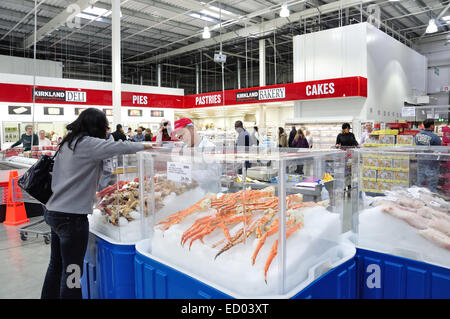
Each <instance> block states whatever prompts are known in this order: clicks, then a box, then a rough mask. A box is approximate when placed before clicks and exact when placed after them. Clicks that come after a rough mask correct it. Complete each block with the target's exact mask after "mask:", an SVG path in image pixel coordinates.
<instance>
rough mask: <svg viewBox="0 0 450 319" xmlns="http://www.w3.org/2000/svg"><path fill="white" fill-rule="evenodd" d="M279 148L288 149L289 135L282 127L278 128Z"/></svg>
mask: <svg viewBox="0 0 450 319" xmlns="http://www.w3.org/2000/svg"><path fill="white" fill-rule="evenodd" d="M278 146H279V147H288V140H287V134H286V132H285V131H284V128H282V127H279V128H278Z"/></svg>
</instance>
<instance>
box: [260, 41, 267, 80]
mask: <svg viewBox="0 0 450 319" xmlns="http://www.w3.org/2000/svg"><path fill="white" fill-rule="evenodd" d="M265 85H266V40H265V39H262V40H259V86H265Z"/></svg>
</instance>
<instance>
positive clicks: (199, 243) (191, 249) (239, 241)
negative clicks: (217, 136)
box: [135, 150, 356, 298]
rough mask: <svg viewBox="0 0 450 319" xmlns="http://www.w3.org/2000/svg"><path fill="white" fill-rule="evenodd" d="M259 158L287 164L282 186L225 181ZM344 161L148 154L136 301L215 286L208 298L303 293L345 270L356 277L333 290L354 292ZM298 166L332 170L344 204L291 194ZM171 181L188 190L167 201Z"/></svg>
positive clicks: (141, 160)
mask: <svg viewBox="0 0 450 319" xmlns="http://www.w3.org/2000/svg"><path fill="white" fill-rule="evenodd" d="M259 160H261V161H262V160H264V161H267V160H270V161H271V163H272V166H275V167H277V168H278V172H279V174H278V175H279V176H278V182H277V183H274V184H273V185H272V186H269V187H265V188H262V189H261V188H260V187H254V185H253V184H251V183H243V184H241V185H240V187H239V188H238V189H236V188H235V187H233V188H228V187H224V185H223V184H222V182H221V180H222V177H223V175H230V174H231V173H232V172H233V170H234V173H235V174H238V171H239V170H242V169H244V171H245V167H246V164H245V163H246V162H249V161H253V162H258V161H259ZM344 160H345V153H344V152H341V151H320V152H319V151H317V152H314V151H309V152H304V153H297V152H292V153H288V152H275V153H271V154H255V153H239V152H238V153H228V152H223V150H221V151H220V152H216V153H215V152H213V151H211V152H203V153H196V152H192V153H190V154H185V153H183V152H181V153H176V152H173V151H172V152H170V153H168V152H162V153H159V152H140V153H138V166H139V175H140V176H139V180H140V181H141V183H140V185H139V187H140V197H139V202H140V205H139V207H140V211H141V222H142V230H143V232H144V237H145V238H146V239H144V240H142V241H139V242H137V243H136V258H135V271H136V273H135V275H136V293H137V295H136V297H137V298H153V297H155V298H201V297H202V294H201V293H200V292H199V291H200V290H201V291H203V292H204V291H208V293H205V294H204V295H203V297H205V296H212V297H216V298H217V297H219V298H229V297H232V298H259V297H264V298H294V297H298V296H300V295H301V293H302V291H303V290H304V289H307V288H308V287H310V286H311V285H312V284H314V282H318V279H319V278H321V276H322V275H323V274H325V273H333V270H336V269H338V268H339V267H341V266H342V267H344V268H345V274H346V275H345V276H343V277H342V278H337V277H336V278H335V280H334V281H333V283H334V286H333V287H327V288H328V289H329V291H335V290H336V289H337V287H340V289H343V290H345V292H342V291H339V292H336V295H335V296H334V297H337V296H338V295H339V294H342V295H341V296H348V297H352V296H353V294H352V292H350V291H351V290H352V288H351V287H353V286H352V284H351V282H352V280H354V279H355V273H354V271H353V270H354V265H353V264H352V262H353V257H354V254H355V246H354V242H353V241H354V237H355V235H356V233H355V231H354V230H353V229H350V230H344V227H343V226H342V225H343V219H344V218H347V219H349V218H350V219H351V216H344V215H346V214H351V211H346V210H344V188H343V187H342V186H343V178H344V165H345V162H344ZM291 165H310V166H312V167H313V169H314V172H316V173H317V174H320V175H321V176H323V175H325V173H330V174H331V175H332V176H333V177H334V181H335V182H336V183H333V186H332V188H331V192H332V193H333V197H334V200H333V201H330V200H329V199H325V200H324V199H322V198H317V199H316V200H315V201H314V200H305V198H304V197H303V195H302V194H301V193H300V192H299V191H297V192H295V191H294V192H287V189H288V188H289V186H290V185H289V180H288V179H286V178H285V177H286V174H287V168H288V167H289V166H291ZM161 181H163V182H174V183H176V184H177V185H180V186H181V187H182V188H183V189H186V191H185V193H184V194H177V193H176V192H175V193H174V192H173V193H171V194H169V195H168V196H167V197H165V198H164V197H162V196H163V194H162V192H161V191H160V190H159V189H158V183H160V182H161ZM290 189H292V188H290ZM150 268H151V269H153V270H152V271H149V269H150ZM158 273H160V274H161V276H157V274H158ZM339 273H341V272H339ZM149 276H150V277H149ZM154 276H157V277H158V278H159V277H161V278H159V279H161V280H159V279H157V278H155V277H154ZM334 276H337V273H336V272H334ZM343 278H345V279H343ZM339 280H343V282H342V283H341V285H339V284H337V281H339ZM198 287H201V288H198ZM199 289H200V290H199ZM324 290H327V289H324ZM158 291H163V292H161V294H159V292H158ZM155 292H158V293H156V294H157V295H155ZM322 296H324V295H322ZM316 297H320V296H316Z"/></svg>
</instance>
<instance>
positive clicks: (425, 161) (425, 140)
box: [415, 119, 442, 193]
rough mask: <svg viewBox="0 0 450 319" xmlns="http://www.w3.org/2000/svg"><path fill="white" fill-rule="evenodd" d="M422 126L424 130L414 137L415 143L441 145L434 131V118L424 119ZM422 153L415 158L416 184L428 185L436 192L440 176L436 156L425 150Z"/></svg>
mask: <svg viewBox="0 0 450 319" xmlns="http://www.w3.org/2000/svg"><path fill="white" fill-rule="evenodd" d="M423 127H424V130H423V131H421V132H419V133H418V134H417V135H416V137H415V140H416V145H421V146H441V145H442V142H441V139H440V137H439V136H437V135H436V134H435V133H434V120H433V119H426V120H425V121H423ZM423 153H424V154H423V155H422V156H421V159H420V160H417V184H418V186H422V187H428V189H429V190H430V191H432V192H435V193H436V192H437V186H438V182H439V176H440V164H439V161H438V157H437V156H435V155H427V154H426V150H424V151H423Z"/></svg>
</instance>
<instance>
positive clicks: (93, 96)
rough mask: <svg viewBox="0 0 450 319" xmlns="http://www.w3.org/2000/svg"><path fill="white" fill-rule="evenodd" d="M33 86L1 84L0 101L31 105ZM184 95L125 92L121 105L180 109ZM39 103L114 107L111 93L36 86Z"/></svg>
mask: <svg viewBox="0 0 450 319" xmlns="http://www.w3.org/2000/svg"><path fill="white" fill-rule="evenodd" d="M32 92H33V86H32V85H22V84H6V83H0V102H8V103H32V102H33V93H32ZM183 98H184V96H182V95H169V94H156V93H135V92H122V106H138V107H154V108H181V107H182V106H183ZM35 101H36V103H43V104H73V105H83V106H89V105H97V106H112V92H111V91H108V90H92V89H76V88H62V87H48V86H36V90H35Z"/></svg>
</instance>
